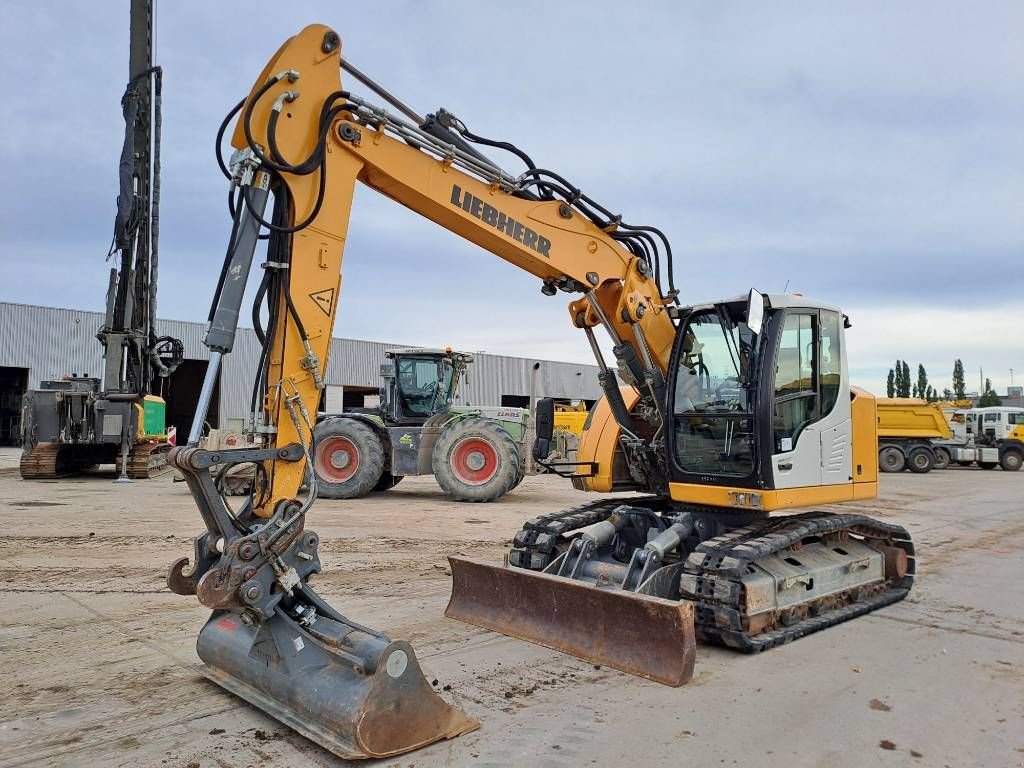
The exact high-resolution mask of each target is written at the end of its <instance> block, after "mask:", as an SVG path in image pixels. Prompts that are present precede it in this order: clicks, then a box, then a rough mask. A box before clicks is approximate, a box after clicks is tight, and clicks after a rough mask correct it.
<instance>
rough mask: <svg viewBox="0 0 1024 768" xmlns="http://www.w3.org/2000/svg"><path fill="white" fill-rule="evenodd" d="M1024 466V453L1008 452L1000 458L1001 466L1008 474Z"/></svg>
mask: <svg viewBox="0 0 1024 768" xmlns="http://www.w3.org/2000/svg"><path fill="white" fill-rule="evenodd" d="M1021 464H1024V453H1021V452H1020V451H1006V453H1004V454H1003V455H1002V456H1000V457H999V466H1001V467H1002V468H1003V470H1004V471H1006V472H1016V471H1017V470H1019V469H1020V467H1021Z"/></svg>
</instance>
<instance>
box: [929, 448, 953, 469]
mask: <svg viewBox="0 0 1024 768" xmlns="http://www.w3.org/2000/svg"><path fill="white" fill-rule="evenodd" d="M933 453H934V454H935V467H934V468H935V469H949V465H950V464H952V463H953V460H952V458H950V455H949V451H947V450H946V449H945V448H935V449H933Z"/></svg>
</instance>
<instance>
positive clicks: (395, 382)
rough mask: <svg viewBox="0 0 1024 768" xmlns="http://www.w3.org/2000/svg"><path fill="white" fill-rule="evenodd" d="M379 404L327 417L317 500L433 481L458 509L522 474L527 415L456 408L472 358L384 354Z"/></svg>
mask: <svg viewBox="0 0 1024 768" xmlns="http://www.w3.org/2000/svg"><path fill="white" fill-rule="evenodd" d="M385 355H386V357H387V362H385V363H384V364H382V365H381V368H380V374H381V379H382V381H383V383H382V384H381V388H380V403H379V405H377V406H376V407H373V408H352V409H350V410H346V411H345V412H343V413H340V414H325V415H324V416H323V417H321V418H320V419H319V421H318V423H317V425H316V428H315V429H314V430H313V464H314V468H315V471H316V476H317V482H318V486H317V487H318V493H319V494H320V495H321V496H323V497H325V498H328V499H355V498H359V497H361V496H365V495H366V494H368V493H370V492H371V491H385V490H388V489H389V488H393V487H394V486H395V485H397V484H398V483H399V481H400V480H401V479H402V478H403V477H405V476H407V475H433V476H434V478H435V479H436V480H437V483H438V485H440V486H441V490H443V491H444V492H445V493H446V494H447V495H448V496H450V497H451V498H453V499H455V500H456V501H476V502H482V501H494V500H495V499H499V498H501V497H502V496H504V495H505V494H506V493H508V492H509V491H511V490H512V489H513V488H515V487H516V486H517V485H519V483H520V482H522V480H523V477H524V476H525V474H526V456H527V450H526V444H525V443H526V431H527V430H526V427H527V418H528V415H529V411H528V410H527V409H525V408H506V407H501V406H472V405H455V404H454V401H455V397H456V393H457V392H458V389H459V384H460V383H461V381H462V380H463V379H464V378H465V375H466V373H467V370H468V368H469V366H470V365H471V364H472V362H473V356H472V355H470V354H468V353H465V352H453V351H452V350H451V349H405V350H391V351H389V352H386V353H385Z"/></svg>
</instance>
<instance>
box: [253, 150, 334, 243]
mask: <svg viewBox="0 0 1024 768" xmlns="http://www.w3.org/2000/svg"><path fill="white" fill-rule="evenodd" d="M326 188H327V163H321V165H320V181H319V184H318V185H317V193H316V203H315V204H314V205H313V210H312V211H311V212H310V214H309V216H307V217H306V219H305V220H304V221H302V222H300V223H298V224H296V225H295V226H292V227H279V226H277V225H276V224H274V223H273V222H270V221H266V220H264V219H263V217H261V216H260V215H259V213H257V212H256V209H255V208H254V207H253V205H252V201H251V200H250V199H249V192H248V189H247V188H246V187H242V201H243V202H244V203H245V207H246V208H247V209H248V211H249V214H250V215H251V216H252V217H253V218H255V219H256V221H257V222H258V223H259V225H260V226H261V227H265V228H266V229H269V230H270V231H271V232H276V233H278V234H283V235H291V234H294V233H295V232H299V231H300V230H303V229H305V228H306V227H308V226H309V225H310V224H312V223H313V220H314V219H315V218H316V217H317V216H318V215H319V214H320V208H322V207H323V204H324V193H325V191H326Z"/></svg>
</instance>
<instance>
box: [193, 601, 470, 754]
mask: <svg viewBox="0 0 1024 768" xmlns="http://www.w3.org/2000/svg"><path fill="white" fill-rule="evenodd" d="M321 622H327V623H330V620H329V619H325V618H320V619H318V622H317V624H318V625H319V624H320V623H321ZM334 631H335V633H336V634H335V636H336V638H337V639H338V643H337V644H336V645H334V644H327V643H324V642H321V640H319V639H318V638H317V637H314V636H313V635H312V634H310V633H309V632H306V631H304V629H303V628H302V627H300V626H299V625H298V624H297V623H296V622H294V621H292V620H290V619H289V618H288V617H287V616H284V615H282V614H281V613H278V614H277V615H275V616H274V617H273V618H271V619H269V620H268V621H265V622H264V623H262V624H261V625H260V626H258V627H257V626H254V625H251V624H248V623H246V622H244V621H242V620H241V615H240V614H239V613H237V612H233V611H217V612H215V613H214V614H213V615H212V616H211V617H210V620H209V621H208V622H207V623H206V626H205V627H203V629H202V631H201V632H200V633H199V642H198V646H197V650H198V651H199V656H200V658H201V659H202V660H203V661H204V662H206V666H205V667H203V668H202V672H203V674H204V675H205V676H206V677H208V678H209V679H211V680H213V681H214V682H215V683H217V684H218V685H220V686H222V687H224V688H226V689H227V690H228V691H230V692H231V693H233V694H235V695H236V696H238V697H240V698H242V699H244V700H245V701H247V702H249V703H250V704H252V705H253V706H255V707H258V708H259V709H261V710H263V711H264V712H266V713H267V714H268V715H270V716H271V717H274V718H276V719H277V720H279V721H281V722H282V723H284V724H285V725H287V726H288V727H290V728H292V729H293V730H295V731H297V732H299V733H301V734H302V735H303V736H305V737H306V738H308V739H310V740H312V741H314V742H316V743H317V744H319V745H321V746H322V747H324V748H325V749H328V750H330V751H331V752H333V753H334V754H336V755H338V756H339V757H343V758H347V759H363V758H378V757H388V756H389V755H397V754H400V753H402V752H408V751H410V750H413V749H418V748H419V747H423V746H426V745H427V744H430V743H432V742H434V741H439V740H440V739H451V738H454V737H456V736H459V735H461V734H463V733H468V732H469V731H473V730H476V729H477V728H479V727H480V723H479V722H477V721H476V720H473V719H472V718H470V717H467V716H466V714H465V713H463V712H462V711H461V710H459V709H457V708H455V707H452V706H450V705H449V704H447V703H446V702H445V701H444V700H443V699H442V698H441V697H440V696H438V695H437V694H436V693H435V692H434V690H433V688H431V686H430V685H429V684H428V683H427V681H426V679H425V678H424V677H423V673H422V672H421V670H420V666H419V663H418V662H417V661H416V655H415V653H414V652H413V649H412V647H411V646H410V645H409V644H408V643H406V642H404V641H391V640H389V639H388V638H387V637H385V636H383V635H380V634H378V633H374V632H372V631H368V630H365V629H364V628H362V627H358V626H357V625H348V624H344V625H339V627H336V628H334ZM320 634H321V635H322V634H323V633H322V632H321V633H320ZM332 645H333V647H332Z"/></svg>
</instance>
